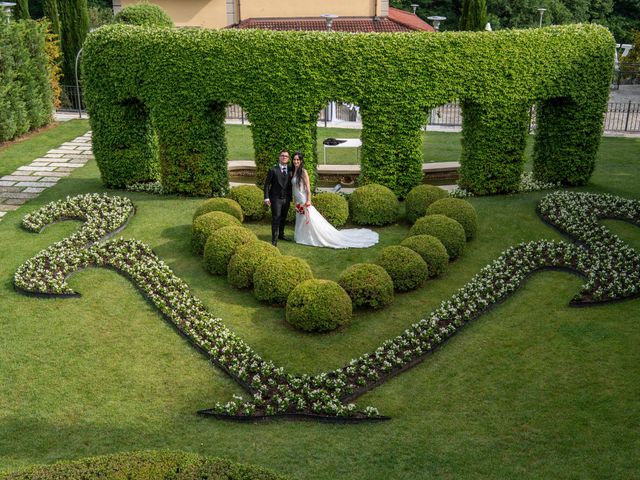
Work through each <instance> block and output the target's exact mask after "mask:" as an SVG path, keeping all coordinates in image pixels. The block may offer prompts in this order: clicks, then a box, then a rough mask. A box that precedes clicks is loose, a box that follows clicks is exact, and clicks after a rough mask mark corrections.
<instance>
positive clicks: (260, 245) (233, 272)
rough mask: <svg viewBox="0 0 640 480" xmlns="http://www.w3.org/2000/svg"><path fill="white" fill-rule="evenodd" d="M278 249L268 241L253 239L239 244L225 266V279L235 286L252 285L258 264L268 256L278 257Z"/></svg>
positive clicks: (244, 286)
mask: <svg viewBox="0 0 640 480" xmlns="http://www.w3.org/2000/svg"><path fill="white" fill-rule="evenodd" d="M280 255H281V253H280V250H278V249H277V248H276V247H274V246H273V245H271V244H270V243H268V242H263V241H262V240H253V241H251V242H248V243H245V244H244V245H240V246H239V247H238V248H237V250H236V253H235V254H234V255H233V257H231V260H230V261H229V265H228V266H227V280H229V284H230V285H232V286H234V287H236V288H249V287H251V286H252V285H253V274H254V273H255V271H256V268H257V267H258V265H260V264H261V263H262V262H264V261H265V260H266V259H267V258H270V257H279V256H280Z"/></svg>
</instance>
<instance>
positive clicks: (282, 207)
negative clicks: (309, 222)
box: [264, 150, 293, 246]
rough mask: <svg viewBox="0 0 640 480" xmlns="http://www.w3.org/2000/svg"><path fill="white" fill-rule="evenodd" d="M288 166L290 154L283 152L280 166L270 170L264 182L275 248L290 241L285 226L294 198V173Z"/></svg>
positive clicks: (265, 200)
mask: <svg viewBox="0 0 640 480" xmlns="http://www.w3.org/2000/svg"><path fill="white" fill-rule="evenodd" d="M288 164H289V152H287V151H286V150H282V151H281V152H280V161H279V163H278V165H276V166H274V167H273V168H272V169H271V170H269V173H267V180H266V181H265V182H264V203H266V204H267V205H269V206H271V244H272V245H274V246H276V245H277V244H278V240H285V241H287V240H289V239H288V238H287V237H285V236H284V224H285V222H286V220H287V213H289V205H290V204H291V198H292V190H291V177H292V175H293V171H292V169H291V168H289V166H288Z"/></svg>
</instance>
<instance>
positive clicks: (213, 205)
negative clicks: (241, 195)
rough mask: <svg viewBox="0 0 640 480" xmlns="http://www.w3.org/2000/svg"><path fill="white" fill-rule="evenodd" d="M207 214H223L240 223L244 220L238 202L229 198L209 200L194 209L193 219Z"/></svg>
mask: <svg viewBox="0 0 640 480" xmlns="http://www.w3.org/2000/svg"><path fill="white" fill-rule="evenodd" d="M209 212H224V213H228V214H229V215H232V216H234V217H236V218H237V219H238V220H240V222H242V221H243V220H244V215H243V214H242V207H241V206H240V204H239V203H238V202H236V201H235V200H231V199H230V198H210V199H209V200H207V201H206V202H204V203H203V204H202V205H200V206H199V207H198V208H197V209H196V211H195V212H194V214H193V219H194V220H195V219H196V218H198V217H199V216H200V215H203V214H205V213H209Z"/></svg>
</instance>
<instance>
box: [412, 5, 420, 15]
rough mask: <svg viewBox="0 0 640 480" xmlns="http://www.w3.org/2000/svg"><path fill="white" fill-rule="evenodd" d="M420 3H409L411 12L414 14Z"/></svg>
mask: <svg viewBox="0 0 640 480" xmlns="http://www.w3.org/2000/svg"><path fill="white" fill-rule="evenodd" d="M419 6H420V5H418V4H417V3H412V4H411V8H413V14H414V15H415V14H416V10H417V9H418V7H419Z"/></svg>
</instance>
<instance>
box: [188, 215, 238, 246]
mask: <svg viewBox="0 0 640 480" xmlns="http://www.w3.org/2000/svg"><path fill="white" fill-rule="evenodd" d="M240 225H241V223H240V220H238V219H237V218H236V217H234V216H231V215H229V214H228V213H224V212H217V211H214V212H209V213H205V214H204V215H200V216H199V217H196V219H195V220H194V221H193V224H192V225H191V249H192V250H193V253H195V254H196V255H202V252H203V251H204V245H205V243H207V239H208V238H209V237H210V236H211V234H212V233H213V232H215V231H216V230H219V229H220V228H223V227H231V226H240Z"/></svg>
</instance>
